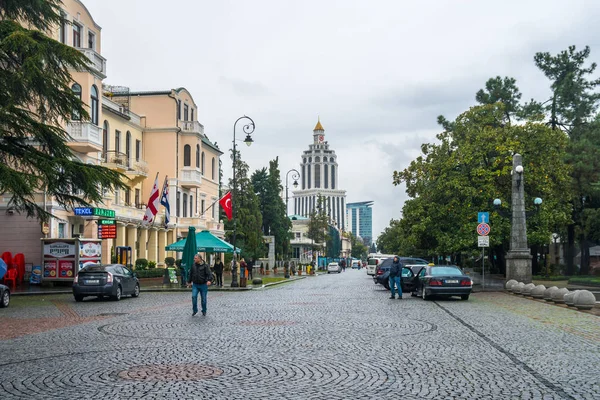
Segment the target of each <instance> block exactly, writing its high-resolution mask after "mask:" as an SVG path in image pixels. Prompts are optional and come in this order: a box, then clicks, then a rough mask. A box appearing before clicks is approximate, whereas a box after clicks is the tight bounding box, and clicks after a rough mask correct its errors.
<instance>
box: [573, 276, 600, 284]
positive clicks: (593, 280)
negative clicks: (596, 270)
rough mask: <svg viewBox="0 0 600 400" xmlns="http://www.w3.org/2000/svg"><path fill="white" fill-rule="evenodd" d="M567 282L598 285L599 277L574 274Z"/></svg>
mask: <svg viewBox="0 0 600 400" xmlns="http://www.w3.org/2000/svg"><path fill="white" fill-rule="evenodd" d="M569 284H579V285H581V284H583V285H590V286H600V277H598V276H574V277H572V278H571V279H569Z"/></svg>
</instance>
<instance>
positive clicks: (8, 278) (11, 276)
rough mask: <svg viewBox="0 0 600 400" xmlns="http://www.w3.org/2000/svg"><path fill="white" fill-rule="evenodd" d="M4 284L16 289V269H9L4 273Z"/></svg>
mask: <svg viewBox="0 0 600 400" xmlns="http://www.w3.org/2000/svg"><path fill="white" fill-rule="evenodd" d="M9 282H12V285H9V284H8V283H9ZM4 284H5V285H6V286H8V287H11V288H13V289H15V288H16V287H17V269H16V268H10V269H9V270H8V271H7V272H6V275H4Z"/></svg>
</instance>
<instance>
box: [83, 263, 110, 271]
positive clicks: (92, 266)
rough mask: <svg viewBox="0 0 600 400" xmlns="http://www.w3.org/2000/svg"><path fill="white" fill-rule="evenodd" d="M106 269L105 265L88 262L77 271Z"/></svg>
mask: <svg viewBox="0 0 600 400" xmlns="http://www.w3.org/2000/svg"><path fill="white" fill-rule="evenodd" d="M105 269H106V266H105V265H101V264H89V265H86V266H85V267H83V268H82V269H81V271H79V272H103V271H104V270H105Z"/></svg>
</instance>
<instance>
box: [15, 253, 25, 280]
mask: <svg viewBox="0 0 600 400" xmlns="http://www.w3.org/2000/svg"><path fill="white" fill-rule="evenodd" d="M13 264H14V265H16V266H17V284H18V285H21V283H22V282H23V280H24V279H25V256H24V255H23V253H18V254H15V256H14V258H13Z"/></svg>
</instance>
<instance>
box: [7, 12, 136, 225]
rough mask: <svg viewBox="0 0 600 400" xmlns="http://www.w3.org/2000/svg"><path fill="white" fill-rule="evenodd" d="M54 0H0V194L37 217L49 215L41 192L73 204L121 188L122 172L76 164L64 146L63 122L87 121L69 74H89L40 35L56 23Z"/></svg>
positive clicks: (84, 64)
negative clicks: (41, 203)
mask: <svg viewBox="0 0 600 400" xmlns="http://www.w3.org/2000/svg"><path fill="white" fill-rule="evenodd" d="M60 4H61V3H60V1H59V0H4V1H0V193H1V194H3V195H8V196H10V200H9V203H8V206H9V207H10V208H13V209H14V210H16V211H18V212H25V213H26V214H27V216H28V217H37V218H39V219H41V220H46V219H47V218H48V217H50V215H49V214H48V213H47V212H46V210H44V209H43V208H42V207H40V206H39V205H38V204H36V201H35V193H36V192H39V191H41V190H44V191H45V192H46V194H47V195H48V196H50V197H52V198H53V199H54V201H56V202H57V203H58V204H60V205H61V206H63V207H66V208H72V207H74V206H77V205H90V204H93V203H101V202H102V195H103V190H104V189H109V190H113V189H115V188H116V187H121V188H124V187H125V185H124V183H123V179H124V176H123V175H121V174H120V173H118V172H116V171H112V170H110V169H108V168H104V167H102V166H98V165H93V164H86V163H84V162H81V161H79V159H78V158H77V157H76V156H75V154H74V153H73V151H72V150H71V149H70V148H69V146H68V145H67V141H68V140H69V137H68V134H67V132H66V131H65V130H64V129H63V128H62V126H63V125H64V123H65V121H69V120H70V119H71V116H72V115H73V114H74V113H76V114H78V115H79V116H81V118H82V119H84V120H85V119H88V118H89V116H88V113H87V111H86V110H85V105H84V104H83V103H82V101H81V100H80V99H79V98H78V96H76V95H75V94H74V93H73V91H72V90H71V83H72V80H71V75H70V72H69V71H73V70H77V71H89V67H88V65H89V62H90V61H89V60H88V59H87V58H86V57H85V56H84V55H83V53H81V52H79V51H78V50H77V49H75V48H72V47H69V46H67V45H64V44H62V43H60V42H58V41H56V40H53V39H51V38H50V37H48V36H47V35H46V33H45V32H48V31H49V30H50V29H51V28H52V27H55V26H58V25H59V24H61V23H62V22H63V18H62V16H61V11H60ZM20 22H22V23H23V24H24V25H26V26H28V27H30V28H31V29H28V28H26V27H24V26H22V25H21V24H20ZM76 193H82V194H81V195H78V194H76Z"/></svg>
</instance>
